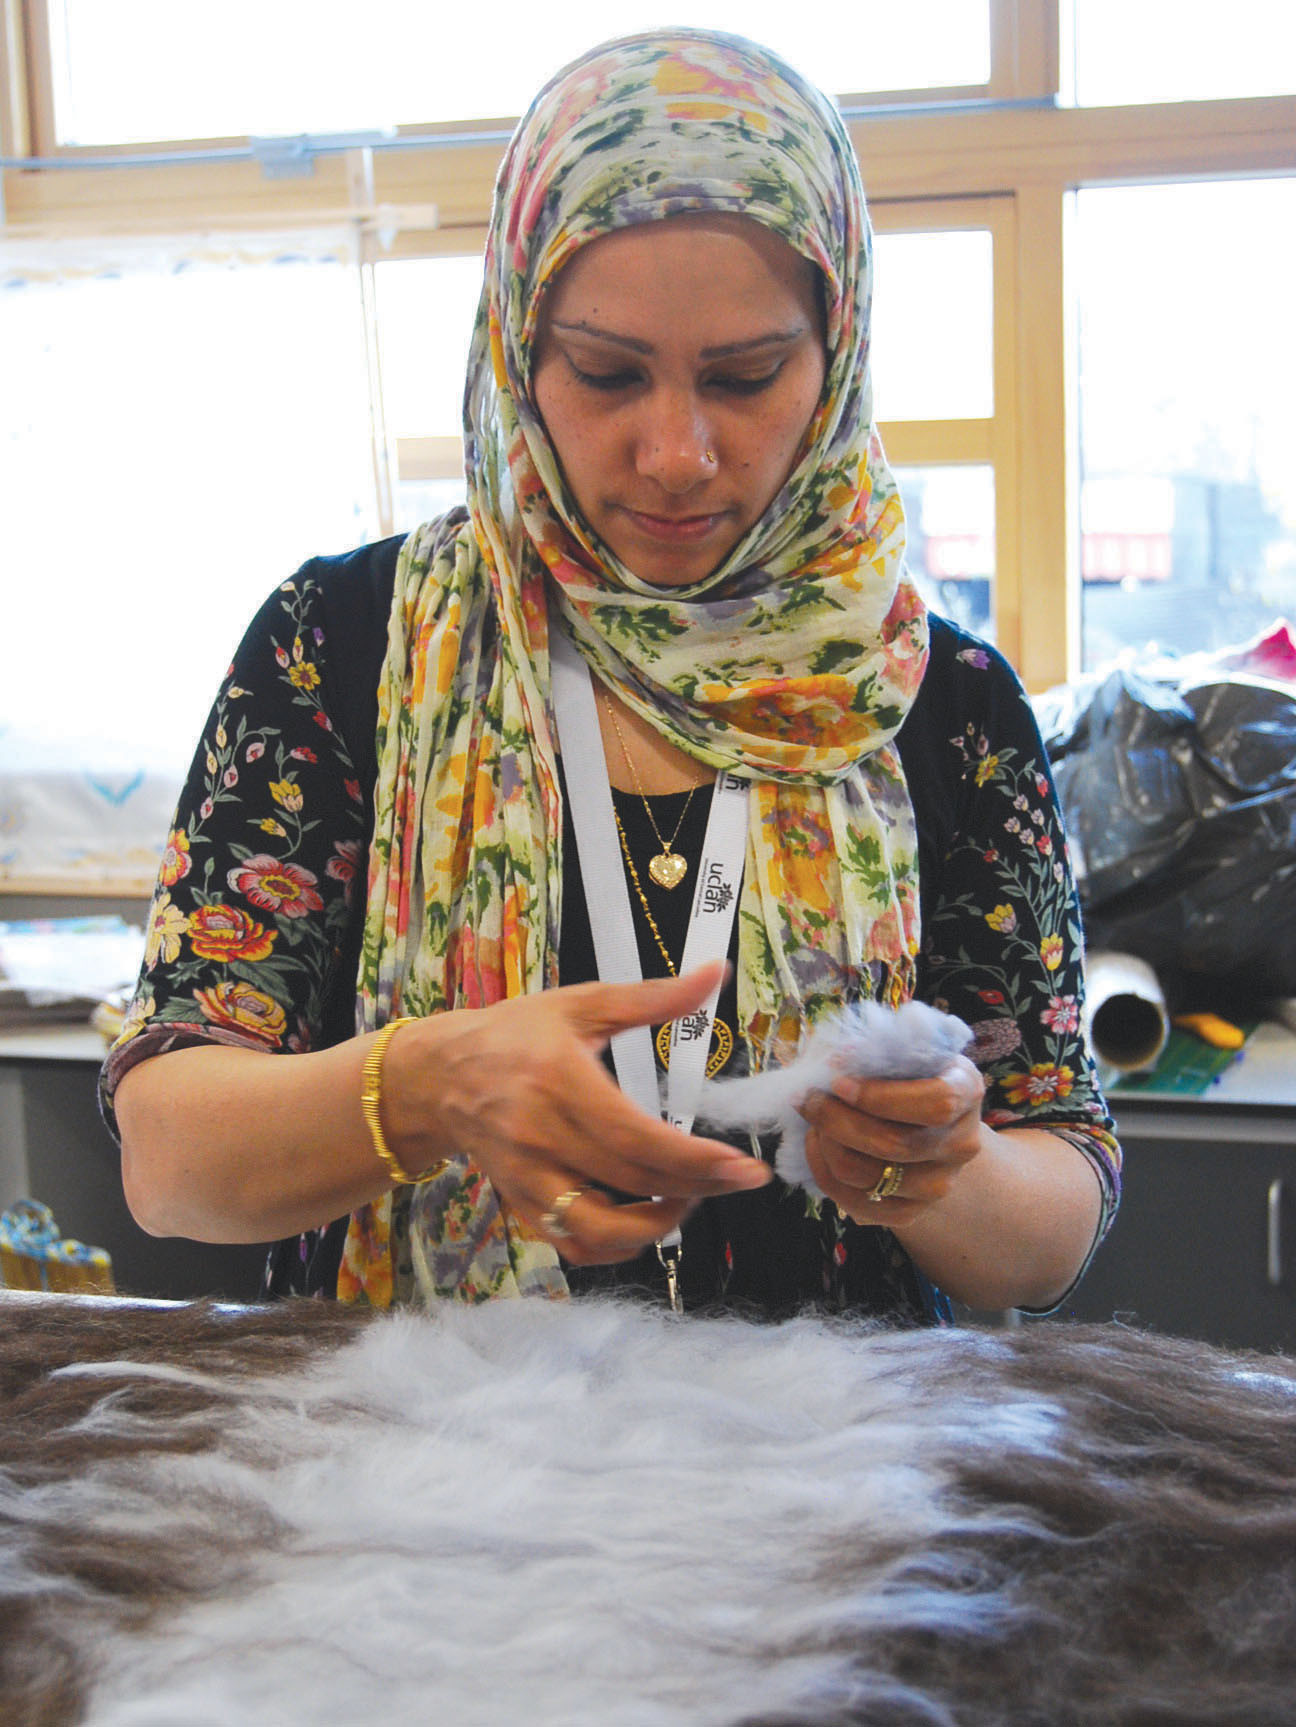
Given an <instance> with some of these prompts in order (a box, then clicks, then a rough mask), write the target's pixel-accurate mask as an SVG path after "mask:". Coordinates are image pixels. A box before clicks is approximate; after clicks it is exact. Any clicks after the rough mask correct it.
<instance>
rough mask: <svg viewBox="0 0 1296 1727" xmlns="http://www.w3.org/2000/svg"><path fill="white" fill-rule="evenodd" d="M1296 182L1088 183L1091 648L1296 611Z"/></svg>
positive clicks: (1084, 219)
mask: <svg viewBox="0 0 1296 1727" xmlns="http://www.w3.org/2000/svg"><path fill="white" fill-rule="evenodd" d="M1293 232H1296V180H1289V179H1285V180H1263V181H1250V182H1247V181H1232V182H1222V183H1218V184H1212V185H1183V186H1140V187H1122V188H1114V189H1104V190H1094V191H1087V192H1082V193H1080V194H1079V195H1078V212H1077V222H1076V233H1075V248H1074V252H1075V255H1074V260H1073V262H1074V277H1075V280H1076V283H1077V288H1078V292H1079V312H1080V385H1079V393H1080V436H1081V463H1082V486H1081V494H1080V507H1081V532H1082V535H1083V544H1082V550H1081V570H1082V575H1083V582H1084V585H1083V619H1084V643H1083V654H1084V661H1085V664H1086V665H1087V666H1097V665H1101V664H1102V663H1104V662H1105V661H1107V660H1109V659H1111V658H1112V657H1113V656H1114V655H1116V654H1118V653H1120V652H1121V651H1122V650H1125V649H1128V650H1133V651H1134V652H1135V653H1136V654H1137V653H1143V652H1146V650H1147V647H1148V645H1149V644H1156V645H1157V646H1158V647H1159V648H1161V649H1163V650H1167V651H1174V652H1179V653H1183V652H1189V651H1192V650H1194V649H1197V648H1210V647H1221V646H1225V645H1227V644H1229V643H1232V642H1238V641H1243V640H1245V639H1247V638H1248V637H1249V636H1251V635H1253V634H1254V633H1255V632H1256V631H1257V630H1259V629H1261V628H1263V627H1264V626H1265V625H1267V624H1268V623H1270V622H1272V621H1273V619H1274V618H1275V617H1277V616H1282V615H1286V616H1288V617H1292V616H1293V615H1296V422H1294V421H1293V417H1292V412H1291V403H1292V401H1293V399H1294V398H1296V326H1294V325H1293V320H1292V317H1291V263H1290V258H1289V256H1288V253H1289V247H1290V239H1289V237H1290V235H1291V234H1292V233H1293Z"/></svg>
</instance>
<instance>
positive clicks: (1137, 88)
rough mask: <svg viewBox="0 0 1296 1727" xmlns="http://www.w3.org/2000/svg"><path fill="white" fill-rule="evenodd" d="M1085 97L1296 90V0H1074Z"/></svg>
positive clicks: (1102, 100) (1104, 100) (1202, 96)
mask: <svg viewBox="0 0 1296 1727" xmlns="http://www.w3.org/2000/svg"><path fill="white" fill-rule="evenodd" d="M1073 4H1074V7H1075V82H1076V100H1077V101H1078V102H1082V103H1087V104H1094V105H1103V104H1113V103H1122V102H1187V101H1194V100H1210V99H1212V98H1216V97H1226V96H1278V95H1282V94H1284V93H1287V92H1292V91H1296V9H1293V7H1292V4H1291V0H1230V4H1229V6H1228V8H1227V10H1226V11H1221V9H1220V7H1219V5H1218V3H1217V0H1175V3H1174V4H1173V5H1167V3H1166V0H1073Z"/></svg>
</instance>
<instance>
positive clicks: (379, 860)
mask: <svg viewBox="0 0 1296 1727" xmlns="http://www.w3.org/2000/svg"><path fill="white" fill-rule="evenodd" d="M700 211H706V212H724V213H730V214H737V215H742V216H745V217H748V218H749V219H751V220H754V221H757V222H760V223H761V224H763V225H764V226H766V227H768V228H770V229H772V230H773V231H774V232H775V233H777V234H779V235H780V236H781V237H782V238H783V239H784V240H786V241H787V242H788V244H789V245H791V246H792V247H794V248H795V249H796V250H797V251H798V252H800V253H802V254H803V255H804V256H805V257H807V258H808V259H810V260H811V261H812V262H813V263H814V264H815V265H816V266H817V268H818V270H819V271H820V272H821V274H822V277H823V281H824V298H825V307H826V342H827V367H826V376H825V382H824V387H823V393H822V396H821V399H820V401H819V405H818V407H817V409H816V411H815V413H814V416H813V418H812V420H811V423H810V425H809V427H808V428H807V431H806V435H805V438H804V440H803V443H802V447H801V450H800V453H799V455H798V457H797V459H796V462H795V465H794V467H793V469H792V472H791V473H790V474H789V476H788V478H787V481H786V483H785V484H784V486H783V487H782V489H781V491H780V492H779V494H778V496H777V497H776V498H775V499H774V500H773V502H772V503H771V504H770V506H769V508H768V509H767V510H766V512H765V514H764V515H763V516H762V518H761V519H760V520H759V521H758V522H757V523H756V524H755V525H754V526H753V527H752V528H751V529H750V531H749V532H748V533H747V534H746V535H745V536H744V538H743V539H742V540H741V541H740V542H739V543H738V545H736V546H735V547H734V549H733V551H732V552H731V553H730V554H729V556H728V557H727V558H726V559H725V560H724V562H723V563H722V564H721V565H720V566H719V568H717V569H716V570H715V571H714V572H713V573H712V574H711V575H710V576H708V577H707V578H706V579H705V580H704V581H700V582H697V583H695V584H693V585H691V586H689V587H683V588H672V589H669V590H666V589H662V588H657V587H653V586H652V585H651V584H649V583H647V582H644V581H642V580H640V579H639V578H638V577H637V576H635V575H634V574H633V572H632V571H630V570H629V569H627V568H626V567H625V566H624V565H623V564H622V563H621V562H620V561H619V559H618V558H617V557H616V556H615V555H614V554H613V553H612V552H611V550H610V549H609V548H608V547H607V546H605V545H603V544H602V543H601V542H600V541H599V540H598V539H597V538H596V536H595V535H594V534H593V532H592V531H591V529H590V528H589V526H588V525H587V524H586V523H585V522H584V521H583V520H582V518H581V516H580V512H579V510H578V509H577V506H576V504H575V502H574V501H573V499H572V497H571V494H570V492H569V491H568V488H567V486H566V483H565V481H564V478H563V475H562V471H561V469H560V467H559V463H558V460H557V457H556V455H555V453H554V450H553V448H552V446H551V444H550V442H549V439H548V437H547V435H546V432H545V428H544V425H543V423H542V421H541V419H540V416H539V413H538V411H537V409H536V406H535V401H534V396H533V393H532V377H531V367H532V360H533V354H534V346H535V338H536V332H537V324H538V316H539V307H540V304H541V300H542V297H543V294H544V290H545V288H546V286H547V285H548V284H549V283H550V282H551V281H552V280H553V279H554V277H555V276H556V274H557V273H558V271H559V270H561V269H562V267H563V265H564V264H565V263H566V262H567V261H568V260H569V259H570V258H571V257H572V255H573V253H574V252H575V251H576V250H577V249H578V248H579V247H581V246H583V245H586V244H588V243H589V242H590V241H591V240H594V239H597V238H598V237H599V236H600V235H602V234H606V233H610V232H612V231H613V230H615V229H618V228H623V227H627V226H629V225H631V224H635V223H641V222H655V221H661V220H663V219H665V218H668V217H670V216H674V215H679V214H683V213H686V212H700ZM870 267H871V239H870V233H869V228H868V221H867V216H866V214H865V208H864V199H863V192H862V189H861V186H860V179H859V168H858V164H857V162H856V159H855V154H854V151H853V149H852V147H851V143H850V140H849V138H848V136H847V134H846V131H845V128H844V127H843V125H842V122H841V119H840V117H839V115H838V114H837V111H836V109H835V108H834V107H833V106H832V104H831V103H830V102H829V101H828V100H827V99H826V98H825V97H824V96H822V95H821V94H820V93H819V92H818V91H816V90H815V89H814V88H813V87H812V86H810V85H809V84H807V83H806V82H805V81H804V80H803V79H802V78H801V77H799V75H798V74H797V73H795V72H794V71H792V70H791V68H789V67H788V66H786V65H785V64H784V63H783V62H782V61H780V60H779V59H778V58H777V57H776V56H774V55H773V54H771V53H770V52H769V51H768V50H766V49H763V48H759V47H757V46H756V45H755V44H753V43H750V42H746V41H743V40H742V39H740V38H737V37H733V36H725V35H718V34H714V33H710V32H703V31H691V30H676V31H661V32H649V33H646V34H643V35H638V36H633V37H629V38H627V39H625V40H623V41H619V42H613V43H610V44H608V45H607V46H605V47H602V48H597V49H595V50H593V51H592V52H591V53H589V54H587V55H586V56H584V57H583V58H582V59H581V60H578V61H577V62H575V63H574V64H573V65H572V66H570V67H568V68H567V70H566V71H564V72H562V73H560V74H559V75H558V76H557V77H556V78H554V79H553V80H552V82H551V83H549V84H548V85H547V86H546V87H545V89H544V90H542V91H541V92H540V94H539V96H538V97H537V98H536V100H535V102H534V103H533V104H532V107H531V109H530V111H529V112H528V113H527V115H526V116H525V117H524V119H523V120H522V121H521V123H520V125H519V126H518V129H517V131H516V133H515V134H514V137H513V140H512V142H511V144H510V146H509V149H508V152H507V154H506V156H505V159H504V162H503V165H502V167H501V170H500V175H499V180H498V183H497V186H496V195H495V205H494V210H493V215H492V221H491V227H490V234H489V238H488V242H487V248H486V259H485V279H484V284H483V288H482V296H481V303H480V308H479V311H478V315H477V323H476V328H475V331H474V336H473V344H472V350H471V357H470V361H469V370H468V382H467V389H466V393H465V411H464V422H465V434H466V463H467V475H468V503H469V519H468V521H467V522H465V521H464V519H463V517H462V514H461V513H452V514H451V515H450V516H449V517H446V518H443V519H442V520H440V521H437V522H434V523H432V524H430V525H428V526H427V527H425V528H422V529H420V530H418V531H417V532H416V533H414V534H413V535H411V536H410V539H409V540H408V541H407V542H406V545H405V546H404V548H403V550H402V553H401V557H400V562H399V566H398V570H397V577H396V594H395V600H394V605H393V611H392V617H391V625H390V637H389V643H388V654H387V661H386V665H385V667H384V671H383V678H382V684H381V688H380V691H379V716H380V717H379V731H378V761H379V771H378V785H377V792H376V799H375V811H376V815H375V833H374V841H373V847H372V852H371V856H370V876H369V901H368V910H367V921H366V928H365V942H364V952H363V957H362V961H361V972H360V1019H361V1024H362V1026H363V1027H372V1026H375V1025H379V1024H382V1023H383V1022H384V1021H385V1020H386V1019H388V1018H389V1017H390V1016H391V1015H392V1014H394V1013H397V1012H401V1013H407V1014H417V1015H423V1014H430V1013H437V1012H441V1011H444V1010H446V1009H449V1008H454V1007H460V1006H478V1005H483V1004H486V1003H489V1002H492V1001H496V1000H499V999H502V998H504V997H511V996H516V995H520V994H524V993H527V992H530V991H536V990H540V989H545V988H550V987H552V986H553V985H554V984H556V982H557V978H558V942H559V932H560V922H561V905H562V805H561V798H560V793H559V782H558V775H557V762H556V749H555V734H554V726H553V716H552V707H551V700H550V676H549V630H550V628H551V627H554V626H560V627H563V628H566V629H567V630H569V631H570V633H571V634H572V636H573V637H574V639H575V641H576V643H577V644H578V646H579V648H580V650H581V652H582V654H583V655H584V657H585V658H586V660H587V661H588V663H589V665H590V667H591V670H592V672H593V674H594V676H595V677H596V678H597V679H599V680H601V681H602V682H603V683H604V684H605V685H607V686H608V687H610V688H611V689H613V690H615V691H616V693H617V694H618V695H620V696H621V697H622V698H623V699H624V700H625V701H626V702H628V703H629V704H630V705H631V706H632V707H633V708H635V709H636V710H637V711H638V712H639V713H640V714H642V715H643V716H644V718H646V719H647V720H648V721H649V722H650V723H651V724H652V725H654V726H655V727H656V728H657V729H658V730H659V731H660V732H661V733H662V734H663V735H664V736H665V737H667V738H668V739H670V740H671V741H672V742H673V743H675V744H677V745H678V746H679V747H681V748H682V749H684V750H686V751H688V752H689V753H690V754H692V755H693V756H694V757H696V758H697V759H698V760H700V761H702V762H705V763H708V764H710V765H712V766H714V767H716V768H728V769H731V770H732V771H734V772H735V773H737V774H738V775H740V776H742V777H746V778H748V779H750V780H751V781H752V796H751V799H750V817H749V833H748V843H747V859H746V868H745V875H744V885H743V891H742V904H741V907H740V913H741V918H740V929H741V936H740V947H739V967H738V980H737V988H738V1008H739V1019H740V1021H741V1024H742V1028H743V1032H744V1036H745V1038H746V1040H747V1043H748V1046H749V1049H750V1051H751V1054H752V1058H753V1061H754V1062H755V1063H757V1064H758V1065H759V1064H760V1063H762V1062H763V1061H764V1060H765V1059H767V1057H768V1053H769V1050H770V1047H771V1045H772V1043H773V1042H774V1040H775V1039H776V1038H777V1039H780V1040H783V1039H787V1038H789V1037H790V1038H791V1039H793V1040H795V1038H796V1036H797V1035H798V1033H799V1031H800V1028H802V1027H803V1026H804V1025H805V1024H806V1023H807V1022H809V1021H812V1020H813V1019H814V1018H815V1017H816V1015H817V1014H818V1013H820V1012H821V1011H822V1010H823V1009H824V1007H825V1006H827V1005H829V1004H830V1003H832V1002H835V1001H838V1000H840V999H841V998H842V997H843V996H849V995H852V994H864V995H869V996H874V997H878V998H881V999H885V1000H889V1001H898V1000H900V999H903V998H904V997H905V996H907V995H908V994H910V993H911V991H912V985H913V967H914V955H915V954H916V952H917V945H918V930H917V921H918V892H917V845H916V838H915V833H914V822H913V812H912V807H911V805H910V801H909V796H908V792H907V790H906V787H905V783H904V777H903V774H902V771H901V768H900V763H899V758H898V756H897V754H896V752H895V750H894V749H893V748H892V746H891V740H892V739H893V738H894V736H895V733H896V732H897V730H898V729H899V726H900V724H901V722H902V720H903V719H904V716H905V714H906V712H907V711H908V708H909V705H910V703H911V702H912V700H913V697H914V695H915V694H916V692H917V689H918V686H919V684H920V682H921V679H922V674H923V669H924V667H925V664H926V654H927V625H926V617H925V613H924V610H923V607H922V604H921V601H920V600H919V599H918V597H917V595H916V594H915V592H914V590H913V589H912V587H911V586H910V585H909V583H908V581H907V579H906V577H905V575H904V572H903V554H904V518H903V513H902V510H901V506H900V500H899V496H898V494H897V492H896V488H895V483H894V480H893V479H892V476H891V474H890V471H889V470H888V468H887V466H886V462H885V459H884V457H883V454H882V450H881V446H880V444H879V442H878V439H877V435H876V431H875V429H874V427H873V417H872V392H871V386H870V381H869V367H868V339H869V310H870ZM407 1280H409V1281H410V1282H412V1284H413V1285H416V1286H418V1287H419V1288H420V1289H421V1290H422V1291H423V1292H424V1293H425V1294H438V1295H439V1294H446V1295H455V1296H458V1297H460V1298H462V1299H466V1300H480V1299H485V1298H486V1297H488V1296H492V1295H497V1294H506V1293H516V1292H532V1291H538V1292H545V1293H562V1291H563V1290H564V1288H565V1284H564V1281H563V1278H562V1274H561V1270H560V1267H559V1265H558V1260H557V1256H556V1255H555V1253H554V1251H553V1249H552V1248H551V1247H550V1246H549V1245H548V1244H547V1243H546V1242H544V1241H542V1240H541V1239H539V1238H538V1237H536V1236H535V1235H534V1234H532V1233H531V1232H530V1231H528V1230H527V1229H526V1228H525V1227H524V1226H523V1225H522V1224H521V1222H520V1220H519V1219H517V1218H515V1217H513V1216H512V1215H511V1214H510V1213H509V1212H508V1211H507V1209H506V1208H505V1207H503V1206H502V1205H501V1203H500V1201H499V1200H498V1198H497V1196H496V1195H495V1194H494V1192H493V1190H492V1189H491V1187H490V1184H489V1182H488V1181H487V1180H486V1178H485V1177H484V1175H483V1174H482V1173H481V1171H480V1170H478V1169H476V1168H475V1167H473V1166H472V1165H471V1164H470V1163H468V1162H467V1161H466V1160H464V1159H462V1158H453V1159H450V1160H449V1161H448V1162H447V1163H446V1165H445V1167H444V1169H443V1171H442V1173H441V1174H440V1175H439V1176H438V1177H437V1178H436V1179H434V1180H433V1181H431V1182H429V1183H427V1184H425V1185H423V1186H420V1187H419V1188H417V1189H412V1190H411V1189H400V1190H398V1192H397V1196H396V1201H395V1205H394V1207H393V1203H392V1201H391V1199H390V1198H389V1199H386V1200H383V1201H381V1202H379V1203H377V1204H375V1205H372V1206H368V1207H366V1208H365V1209H364V1210H363V1211H361V1212H358V1213H357V1214H356V1215H355V1217H354V1218H353V1219H352V1224H351V1229H350V1232H349V1235H348V1241H347V1248H346V1252H345V1255H344V1260H343V1267H342V1272H341V1276H340V1280H339V1294H340V1295H342V1296H349V1297H356V1296H364V1297H366V1298H367V1299H369V1300H371V1301H374V1302H376V1303H378V1304H386V1303H387V1302H388V1301H390V1300H392V1299H393V1298H394V1297H399V1296H401V1295H403V1294H405V1293H407V1289H406V1283H407Z"/></svg>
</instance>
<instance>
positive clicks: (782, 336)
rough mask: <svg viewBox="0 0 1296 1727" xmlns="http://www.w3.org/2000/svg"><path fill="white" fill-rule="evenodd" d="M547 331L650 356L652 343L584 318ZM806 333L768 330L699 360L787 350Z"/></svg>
mask: <svg viewBox="0 0 1296 1727" xmlns="http://www.w3.org/2000/svg"><path fill="white" fill-rule="evenodd" d="M550 328H551V329H554V330H559V331H561V332H562V333H563V334H564V335H571V336H590V337H592V338H593V339H594V340H595V341H599V342H610V343H612V345H613V346H614V347H618V348H628V349H629V350H630V351H631V353H634V354H651V353H652V352H653V344H652V343H651V342H641V341H640V340H639V338H638V337H637V336H623V335H621V334H620V333H619V332H618V331H616V330H605V329H602V328H600V327H599V326H598V325H596V324H590V323H587V322H586V321H585V319H583V318H580V319H577V320H575V321H574V322H566V321H564V320H561V319H558V318H555V319H554V321H553V323H552V325H551V326H550ZM808 329H809V325H808V324H801V325H799V326H797V327H796V328H794V329H791V330H771V331H769V332H768V333H767V334H766V335H763V336H751V337H748V338H747V339H746V340H745V341H742V342H720V343H718V344H717V345H716V346H715V347H712V348H703V349H702V352H701V354H700V355H699V358H700V359H703V360H728V359H732V358H733V357H734V355H736V354H748V353H751V352H753V351H755V350H759V349H761V348H784V347H790V346H791V344H792V343H793V342H796V341H799V340H800V339H801V337H802V336H804V335H805V334H806V332H807V330H808Z"/></svg>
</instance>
